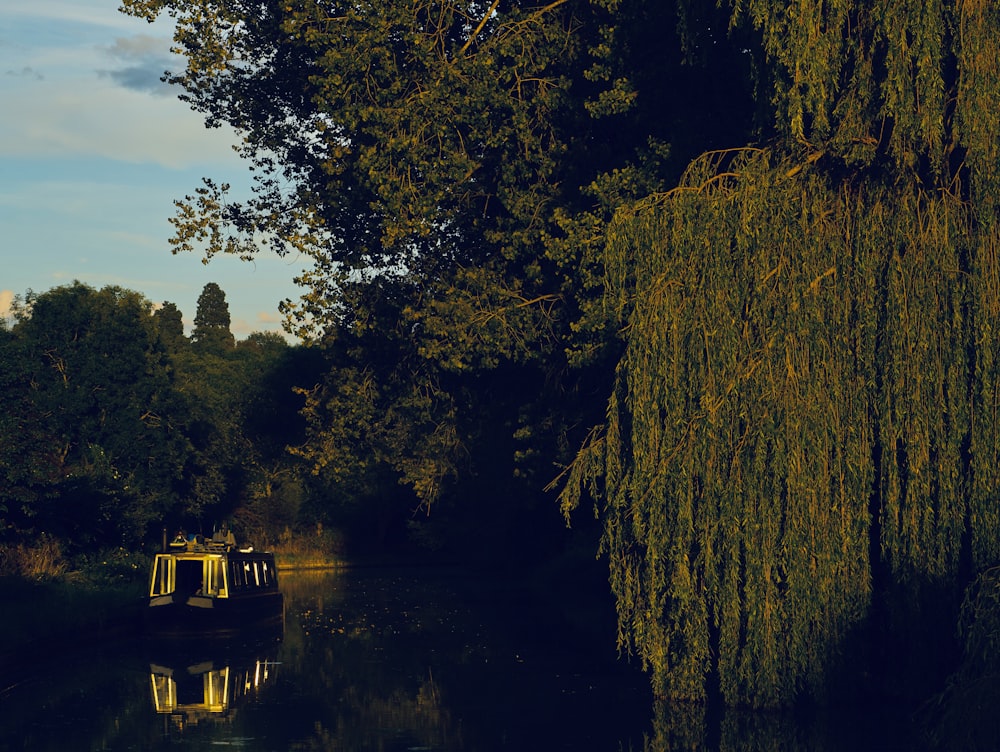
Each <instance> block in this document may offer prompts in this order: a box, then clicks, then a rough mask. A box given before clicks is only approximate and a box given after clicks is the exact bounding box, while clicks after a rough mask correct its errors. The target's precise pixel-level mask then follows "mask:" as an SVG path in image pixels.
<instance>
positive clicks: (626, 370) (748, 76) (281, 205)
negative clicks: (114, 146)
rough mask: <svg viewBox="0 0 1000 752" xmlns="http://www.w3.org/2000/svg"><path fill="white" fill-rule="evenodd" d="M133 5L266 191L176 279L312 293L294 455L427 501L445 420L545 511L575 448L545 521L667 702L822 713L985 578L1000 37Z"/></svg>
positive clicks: (605, 6)
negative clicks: (312, 356)
mask: <svg viewBox="0 0 1000 752" xmlns="http://www.w3.org/2000/svg"><path fill="white" fill-rule="evenodd" d="M124 8H125V10H126V12H129V13H132V14H135V15H139V16H144V17H147V18H150V19H151V18H154V17H155V16H157V15H159V14H161V13H167V14H169V15H171V16H173V17H174V18H175V19H176V21H177V32H176V37H175V39H176V42H177V48H178V50H179V51H180V52H182V53H183V54H184V55H185V56H186V59H187V68H186V70H184V71H182V72H179V73H174V74H171V75H170V76H169V79H170V80H171V81H172V82H173V83H175V84H178V85H179V86H180V87H181V88H182V89H183V94H182V97H183V98H184V99H186V100H187V101H188V102H190V103H191V105H192V106H193V107H194V108H195V109H197V110H199V111H201V112H203V113H204V114H205V115H206V118H207V121H208V122H209V123H210V124H214V123H219V122H227V123H230V124H231V125H233V126H234V127H235V128H236V129H237V130H238V131H239V132H240V134H241V135H242V136H243V137H244V139H245V140H244V155H245V156H246V157H247V158H248V159H249V160H250V161H251V163H252V164H253V165H254V167H255V168H256V170H257V174H258V182H257V190H256V193H255V196H254V197H253V198H252V199H251V200H249V201H247V202H243V203H232V202H229V201H228V198H227V193H226V191H227V188H226V186H223V185H217V184H215V183H214V182H212V181H210V180H208V181H206V184H205V186H204V187H203V188H201V189H199V190H198V191H197V192H196V194H195V195H194V196H192V197H188V198H187V199H185V200H183V201H180V202H178V213H177V216H176V217H175V219H174V223H175V226H176V228H177V233H176V237H175V239H174V245H175V248H176V249H178V250H192V249H194V248H196V247H198V248H202V249H204V251H205V252H207V253H208V254H209V255H211V254H213V253H217V252H231V253H237V254H240V255H241V256H244V257H252V256H253V255H254V254H255V253H256V252H257V245H256V243H257V239H258V237H260V236H261V235H263V236H265V237H267V238H269V240H270V242H271V243H272V244H273V245H274V247H275V248H276V249H277V250H279V252H285V251H287V250H289V249H297V250H298V251H300V252H302V253H303V254H304V255H305V256H306V257H308V258H310V259H311V260H312V262H313V266H312V268H311V269H309V270H307V271H306V272H305V273H304V274H303V276H302V278H301V279H300V280H299V281H300V282H301V284H302V285H303V287H304V288H305V293H304V295H303V298H302V300H301V301H298V302H295V303H288V304H286V311H287V313H288V314H289V317H290V321H291V322H292V326H293V328H296V330H297V331H298V332H300V333H302V334H304V335H307V336H309V337H311V338H312V339H314V340H315V341H317V342H321V343H322V344H324V345H325V346H326V347H328V348H330V352H336V353H339V354H338V355H337V357H336V358H335V359H334V361H335V362H334V364H333V367H332V368H331V372H330V376H329V377H328V378H327V379H326V380H325V381H324V382H323V383H322V384H318V385H317V387H316V388H315V389H314V390H311V391H309V393H308V396H309V400H308V403H307V407H308V409H307V415H308V417H309V419H310V420H311V421H312V429H313V430H312V433H311V440H310V441H309V442H307V443H306V444H304V445H302V446H301V447H300V448H299V450H298V451H299V452H300V453H301V454H303V455H304V456H306V457H308V458H309V459H310V461H311V462H312V463H313V465H314V468H315V469H316V470H317V472H320V473H323V472H334V473H336V472H342V471H344V470H345V469H346V468H359V467H372V466H385V465H388V466H390V467H392V469H393V471H394V472H395V473H397V474H398V475H399V477H401V478H402V479H403V480H404V481H405V482H407V483H409V484H410V485H411V486H412V487H413V488H415V489H416V490H417V492H418V493H419V494H420V496H421V498H422V500H423V501H424V502H425V503H430V502H434V501H436V500H437V499H438V498H439V497H440V495H441V488H442V486H443V485H445V484H447V483H449V482H451V481H452V480H456V479H459V478H460V477H461V476H462V474H463V473H465V472H468V467H469V464H466V466H465V467H464V468H463V465H462V458H463V456H465V457H468V456H469V454H470V452H469V451H468V449H467V448H468V447H473V446H475V441H474V437H481V436H484V435H486V433H487V432H486V431H484V430H481V429H482V428H483V427H484V424H483V423H481V424H480V425H479V426H478V427H477V426H474V425H471V424H470V422H468V421H467V422H465V423H463V420H464V418H465V416H468V415H470V414H471V415H479V416H482V418H483V420H484V421H485V420H490V421H492V423H493V424H494V425H502V426H504V429H505V430H507V431H508V432H509V434H510V435H511V436H518V437H520V438H524V439H527V442H526V443H525V444H523V445H522V446H520V447H519V448H518V449H516V450H515V451H516V452H517V456H518V457H520V458H534V459H535V462H536V464H535V465H534V467H531V468H527V469H525V468H514V470H515V471H516V472H520V471H521V470H522V469H524V470H525V474H524V475H523V476H522V477H525V478H533V479H534V480H535V481H536V482H537V481H538V468H539V467H540V466H542V465H543V464H548V465H549V466H551V465H552V464H553V463H565V462H567V461H568V460H569V459H570V457H571V450H570V449H569V447H572V446H574V445H575V446H579V445H580V444H581V443H582V442H583V437H584V434H585V433H586V432H587V431H588V430H589V429H590V427H591V426H595V427H594V428H593V430H592V432H591V433H590V439H589V440H588V441H587V442H585V443H583V449H582V450H581V451H580V452H579V454H578V455H577V456H576V460H575V462H573V463H572V464H571V465H570V466H569V467H568V469H567V475H566V476H565V477H564V478H563V479H562V482H563V483H564V486H563V488H564V494H563V507H564V510H566V511H567V513H568V512H570V511H572V509H574V508H575V507H576V506H577V505H578V504H579V503H580V501H581V500H583V499H584V498H585V497H589V498H591V499H593V501H594V502H595V504H596V508H597V510H598V513H599V515H600V516H601V518H602V521H603V524H604V538H603V551H604V552H605V553H606V555H607V557H608V560H609V563H610V573H611V584H612V588H613V590H614V592H615V595H616V598H617V603H618V609H619V631H620V640H621V644H622V645H623V646H624V647H626V648H628V649H630V650H634V651H635V652H636V653H637V654H638V655H639V656H640V657H641V659H642V660H643V662H644V663H645V665H646V666H647V667H648V668H649V669H650V672H651V675H652V678H653V684H654V688H655V689H656V691H657V692H658V693H660V694H663V695H669V696H674V697H684V698H699V699H700V698H704V697H705V696H706V694H707V692H708V689H707V688H708V687H709V686H710V685H711V684H712V683H713V680H714V683H715V684H716V685H717V686H718V687H719V691H720V693H721V694H722V696H723V697H724V698H725V699H726V701H728V702H731V703H740V704H750V705H778V704H783V703H787V702H790V701H792V700H793V699H794V698H796V697H797V696H799V695H800V694H801V693H802V692H803V691H815V692H819V691H821V690H822V688H823V686H824V684H825V682H826V678H827V670H828V668H829V666H830V665H831V661H833V660H835V659H836V657H837V654H838V651H839V649H840V647H841V646H842V644H843V642H844V641H845V639H846V637H847V636H848V635H849V634H853V633H855V632H856V631H857V630H858V629H859V628H861V627H862V626H863V624H864V623H865V622H866V620H870V619H872V613H873V612H874V611H876V610H877V607H878V608H883V610H884V604H885V603H887V602H888V601H889V600H890V599H894V598H895V599H897V601H894V602H899V600H902V601H907V599H909V600H908V601H907V602H909V603H911V604H912V603H914V602H917V603H919V602H920V599H921V598H924V597H926V594H927V593H928V592H930V591H932V590H933V591H934V592H939V591H943V592H946V593H949V594H950V596H949V597H950V600H949V601H948V602H947V603H943V604H936V605H944V606H948V605H953V602H957V596H956V595H955V594H956V593H957V592H958V590H959V589H960V586H961V585H962V583H963V582H964V580H965V578H966V577H968V576H970V575H971V574H972V572H974V571H976V570H978V569H981V568H983V567H984V566H986V565H987V564H989V563H992V562H993V561H995V560H996V558H997V555H998V553H1000V552H998V551H997V547H998V538H997V534H996V532H995V531H996V524H995V523H996V521H997V515H998V503H997V497H996V492H995V491H994V489H995V488H996V486H997V483H996V480H997V478H996V473H997V467H998V463H997V462H996V452H997V451H998V449H997V446H998V445H997V437H996V436H995V434H994V430H995V428H994V426H995V423H996V422H995V421H994V420H993V419H992V418H993V416H994V413H995V411H996V404H997V400H996V396H995V395H996V391H997V387H996V384H997V376H996V368H997V366H996V362H997V358H996V352H997V344H998V343H997V339H996V333H995V331H994V325H993V323H992V322H993V321H994V319H995V314H996V307H997V302H996V301H997V290H998V286H997V281H996V280H997V276H996V275H997V269H996V264H995V256H996V252H995V251H996V246H997V237H996V229H995V227H996V208H997V204H998V199H1000V185H998V183H997V177H996V170H995V165H996V162H997V149H998V148H1000V147H998V145H997V142H996V139H995V134H996V133H997V131H998V129H1000V128H998V126H1000V122H998V118H1000V114H998V113H1000V108H998V106H997V105H998V104H1000V103H998V102H997V101H996V100H997V99H998V98H1000V60H998V56H1000V52H998V50H1000V45H998V44H997V42H998V34H1000V31H998V30H1000V11H998V10H997V9H996V8H994V7H993V6H992V5H990V4H988V3H983V2H971V1H964V0H883V1H880V2H876V3H874V4H871V3H861V2H828V1H827V0H804V1H797V2H789V1H788V0H746V1H744V0H731V2H729V3H726V2H722V3H719V4H714V3H689V2H678V3H676V4H673V3H665V2H659V1H654V0H554V1H553V2H550V3H548V4H535V3H531V2H517V1H514V2H508V3H500V2H492V3H486V2H480V1H479V0H465V1H452V2H442V3H428V2H415V3H409V4H407V3H397V2H390V1H388V0H382V1H379V0H369V1H367V2H361V3H346V4H344V3H339V2H333V1H332V0H331V1H319V0H293V1H291V2H281V3H278V2H270V0H206V1H205V2H197V3H194V2H190V0H125V2H124ZM613 216H614V219H613V220H612V217H613ZM230 230H236V231H237V232H235V233H233V232H230ZM533 369H534V370H533ZM539 372H540V373H541V377H540V378H537V379H527V380H525V376H526V375H528V374H530V373H539ZM500 373H503V374H510V373H513V374H516V376H515V377H513V378H508V379H507V382H506V383H507V391H506V393H505V397H506V399H496V398H495V396H494V394H493V392H492V391H490V390H487V389H484V388H483V384H484V383H489V384H491V385H492V384H495V383H496V382H495V381H493V380H491V379H490V378H489V376H490V375H496V374H500ZM525 383H529V384H531V385H532V387H533V389H534V390H533V393H531V394H527V395H525V394H522V395H520V399H513V398H511V396H512V395H513V394H514V392H515V390H516V389H517V387H518V386H523V385H524V384H525ZM602 390H603V393H602ZM601 393H602V398H601V399H595V394H601ZM553 394H555V395H556V398H555V399H551V396H552V395H553ZM608 394H610V401H608V400H607V396H608ZM487 404H489V405H490V406H496V405H504V406H505V410H504V411H503V412H502V414H498V413H496V412H492V411H490V410H486V409H483V408H484V407H485V406H486V405H487ZM603 405H607V410H606V412H605V411H604V410H602V409H601V408H602V406H603ZM486 416H488V417H486ZM472 423H474V421H472ZM341 439H346V443H345V442H344V441H341ZM512 448H513V444H511V445H510V446H508V447H507V450H508V451H510V449H512ZM366 463H368V464H367V465H366ZM354 477H359V476H357V475H355V476H354ZM539 485H540V484H539ZM527 487H528V486H525V488H527ZM900 594H902V595H900ZM939 610H944V611H946V610H947V609H946V608H945V609H939Z"/></svg>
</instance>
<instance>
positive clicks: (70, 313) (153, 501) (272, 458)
mask: <svg viewBox="0 0 1000 752" xmlns="http://www.w3.org/2000/svg"><path fill="white" fill-rule="evenodd" d="M229 324H230V319H229V309H228V304H227V303H226V299H225V293H224V292H223V291H222V290H221V289H220V288H219V286H218V285H216V284H215V283H209V284H208V285H206V286H205V288H204V290H203V292H202V294H201V296H200V297H199V299H198V310H197V315H196V316H195V319H194V327H193V330H192V332H191V335H190V337H187V336H185V334H184V324H183V322H182V314H181V312H180V311H179V310H178V309H177V307H176V306H175V305H174V304H172V303H169V302H167V303H164V304H162V305H161V306H158V307H154V306H153V305H152V303H151V302H150V301H149V300H147V299H145V298H144V297H143V296H142V295H141V294H140V293H138V292H135V291H131V290H126V289H123V288H120V287H114V286H109V287H104V288H102V289H99V290H98V289H95V288H92V287H90V286H88V285H85V284H82V283H79V282H75V283H73V284H70V285H66V286H62V287H56V288H53V289H51V290H48V291H46V292H43V293H38V294H36V293H34V292H31V291H29V292H28V293H27V294H26V295H24V296H23V297H19V298H18V299H16V302H15V306H14V309H13V319H12V321H10V322H6V323H5V325H4V327H3V328H2V329H0V362H2V363H3V368H2V371H3V376H2V378H3V382H4V383H3V395H4V396H3V404H4V408H3V411H2V413H0V436H2V440H0V446H2V447H3V449H2V456H0V476H2V477H3V478H4V484H3V488H2V490H0V518H2V521H3V530H2V531H0V536H2V538H3V540H4V541H5V542H8V543H9V542H17V541H29V540H31V539H32V538H33V537H36V536H38V535H48V536H53V537H55V538H57V539H59V540H60V541H62V542H63V545H64V547H65V548H66V550H67V553H70V554H72V553H79V552H81V551H86V552H94V551H96V550H98V549H101V548H110V547H116V546H119V547H126V548H129V549H136V550H140V549H142V548H143V547H144V546H146V547H148V546H149V545H155V543H156V542H159V540H160V538H161V537H162V536H161V528H162V527H163V526H168V527H170V528H171V531H170V532H171V534H173V532H174V529H175V528H180V527H184V528H187V529H191V530H192V531H195V532H211V527H212V526H213V525H217V524H221V523H222V522H224V521H227V520H231V519H232V516H233V515H234V514H236V515H240V514H242V515H244V516H246V515H248V514H250V513H251V512H252V510H254V509H255V508H256V507H258V506H260V505H261V504H262V503H264V500H266V501H267V504H268V507H269V509H270V511H269V515H270V516H271V518H272V519H273V521H274V522H275V523H278V522H279V521H280V522H281V523H282V524H292V523H293V522H294V518H295V514H296V510H297V507H298V505H299V504H301V496H302V490H301V488H299V487H298V486H297V483H296V481H295V479H294V478H293V475H292V470H293V468H292V463H289V461H288V460H287V456H286V453H285V445H286V444H287V443H293V442H294V441H296V440H297V437H298V436H299V435H300V434H301V432H302V422H301V420H298V419H297V416H296V410H297V409H298V407H299V406H298V405H297V403H296V402H295V399H294V395H292V394H291V392H290V385H285V384H286V383H288V381H289V378H290V374H291V373H301V372H302V370H301V369H302V366H303V363H304V362H305V361H304V360H303V358H302V356H301V353H299V352H298V351H297V350H296V349H295V348H293V347H290V346H289V345H288V344H287V342H286V341H285V339H284V338H283V337H282V336H280V335H277V334H270V333H267V334H265V333H256V334H252V335H250V336H249V337H247V338H246V339H245V340H241V341H239V342H237V341H235V339H234V337H233V335H232V333H231V332H230V329H229ZM282 510H284V511H282ZM275 515H277V516H275ZM206 528H207V530H206ZM254 532H255V533H256V532H257V531H256V529H254Z"/></svg>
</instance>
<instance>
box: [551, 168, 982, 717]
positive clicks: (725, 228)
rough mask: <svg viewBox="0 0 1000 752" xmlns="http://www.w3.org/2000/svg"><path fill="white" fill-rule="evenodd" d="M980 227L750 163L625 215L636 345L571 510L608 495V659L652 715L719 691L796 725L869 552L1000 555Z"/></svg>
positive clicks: (624, 297)
mask: <svg viewBox="0 0 1000 752" xmlns="http://www.w3.org/2000/svg"><path fill="white" fill-rule="evenodd" d="M972 228H973V224H972V223H971V221H970V212H969V209H968V207H967V206H966V205H964V204H962V203H961V202H958V201H956V200H954V199H952V198H950V197H949V196H948V195H947V194H938V195H935V194H931V193H927V192H925V191H922V190H920V189H919V188H908V187H902V188H901V187H898V186H892V187H888V188H886V187H881V186H879V185H877V184H874V183H872V184H867V185H865V186H864V187H862V188H858V187H851V188H847V187H842V186H839V185H837V184H834V183H832V182H831V181H830V180H828V179H827V178H826V177H825V176H824V175H823V174H822V173H821V172H820V171H819V170H815V169H811V168H808V167H807V168H806V169H800V168H799V167H791V166H790V165H789V164H787V163H786V164H781V163H777V164H776V163H775V162H774V157H773V155H772V154H771V153H770V152H767V151H763V150H756V149H748V150H743V151H740V152H737V153H735V154H709V155H706V156H705V157H703V158H702V159H701V160H698V161H696V162H695V163H694V164H693V165H692V166H691V169H690V170H689V172H688V174H687V176H686V177H685V180H684V181H683V183H682V184H681V185H680V186H679V187H678V188H677V189H675V190H674V191H671V192H670V193H669V194H666V195H664V196H660V197H654V198H651V199H649V200H648V201H646V202H644V203H642V204H640V205H638V206H636V207H634V208H632V209H630V210H627V211H623V212H621V213H620V215H619V217H618V220H617V222H616V223H615V224H614V225H613V227H612V230H611V232H610V234H609V242H608V279H609V289H608V298H609V300H610V301H612V302H613V304H614V305H615V306H616V311H617V315H618V317H619V319H620V321H621V322H622V324H623V326H624V327H625V329H624V331H625V334H626V341H627V343H628V344H627V349H626V352H625V355H624V357H623V358H622V360H621V362H620V364H619V367H618V372H617V387H616V389H615V392H614V394H613V395H612V397H611V400H610V402H609V407H608V416H607V424H606V426H605V429H604V433H603V434H601V435H599V436H596V437H594V438H593V439H592V441H591V442H590V444H589V445H588V446H587V447H586V448H585V450H584V451H583V452H581V455H580V458H579V460H578V462H577V464H576V466H575V467H574V468H573V471H572V477H571V479H570V480H571V482H570V483H569V484H568V485H567V486H566V489H565V491H564V494H563V503H564V509H565V511H567V512H569V511H570V510H571V509H572V508H573V507H574V506H575V504H576V503H577V501H578V499H579V494H580V491H581V484H589V487H590V488H591V490H592V491H594V492H597V491H598V490H600V493H596V495H597V497H598V498H600V499H601V502H599V503H600V513H601V514H602V515H603V517H604V519H605V534H604V540H603V548H604V551H605V552H606V553H607V555H608V557H609V561H610V563H611V583H612V587H613V590H614V592H615V595H616V597H617V601H618V608H619V639H620V644H621V645H622V646H623V647H625V648H627V649H629V650H632V651H635V652H636V653H637V654H638V655H639V656H640V658H641V659H642V661H643V663H644V664H645V666H646V667H647V668H648V669H649V670H650V671H651V674H652V679H653V685H654V689H655V691H656V692H657V693H658V694H660V695H663V696H670V697H680V698H687V699H702V698H704V697H705V691H706V690H705V683H706V677H707V676H708V675H709V674H711V673H712V672H717V674H718V677H719V680H720V686H721V691H722V693H723V695H724V697H725V698H726V700H727V701H728V702H730V703H733V704H749V705H758V706H772V705H780V704H784V703H787V702H789V701H791V700H792V699H793V698H794V697H795V696H797V695H798V694H799V693H801V692H802V691H812V690H818V689H820V688H821V684H822V680H823V678H824V672H825V670H826V668H827V667H828V666H829V661H830V659H831V658H832V657H833V656H835V655H836V653H837V648H838V645H839V643H840V642H841V641H842V640H843V639H844V637H845V635H846V634H847V633H848V631H849V630H850V629H851V628H852V627H854V626H857V625H858V624H859V623H860V621H861V620H862V619H863V618H864V617H865V615H866V613H867V610H868V608H869V606H870V604H871V599H872V597H873V588H872V580H871V576H872V575H871V573H872V566H871V565H872V562H870V561H869V557H870V551H872V550H875V551H876V552H877V555H878V556H879V558H880V560H881V561H884V562H885V564H886V565H887V567H888V569H889V571H890V572H891V575H892V577H893V579H894V581H896V582H900V583H906V582H918V581H923V582H926V581H954V579H955V578H956V576H957V574H958V571H959V568H960V566H961V564H962V560H963V557H970V558H971V559H972V561H973V565H974V566H976V567H982V566H984V565H986V564H987V563H989V562H991V561H992V560H994V559H995V558H996V556H997V536H996V534H995V530H996V525H995V522H996V520H995V516H996V514H997V512H996V509H997V504H996V498H995V495H996V492H995V491H994V490H993V489H995V488H996V485H997V480H998V479H997V477H996V474H997V467H998V462H997V459H998V458H997V456H996V451H997V449H996V447H997V442H996V438H997V437H996V436H995V431H996V428H995V427H996V422H995V420H993V417H994V414H995V411H996V406H997V398H996V397H997V385H996V378H997V374H996V352H997V344H998V340H997V337H996V332H995V331H994V325H993V323H992V322H993V321H995V308H996V305H997V302H996V300H997V297H996V295H995V293H996V283H997V267H996V260H997V259H996V254H995V239H994V238H993V236H992V235H988V236H987V240H985V241H982V242H980V241H979V240H977V237H976V236H975V235H974V234H973V231H972ZM599 483H600V484H603V485H601V486H598V484H599ZM873 543H874V548H873Z"/></svg>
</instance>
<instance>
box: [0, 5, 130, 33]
mask: <svg viewBox="0 0 1000 752" xmlns="http://www.w3.org/2000/svg"><path fill="white" fill-rule="evenodd" d="M118 5H119V3H118V1H117V0H110V1H109V0H31V2H25V3H9V4H8V7H5V8H4V9H3V12H2V13H0V17H3V18H9V19H13V20H15V21H18V22H22V23H23V22H25V21H35V20H39V21H50V22H55V23H74V24H84V25H87V26H99V27H105V28H109V29H134V28H135V27H136V24H137V23H141V21H139V20H138V19H135V18H131V17H129V16H126V15H125V14H123V13H119V12H118Z"/></svg>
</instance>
